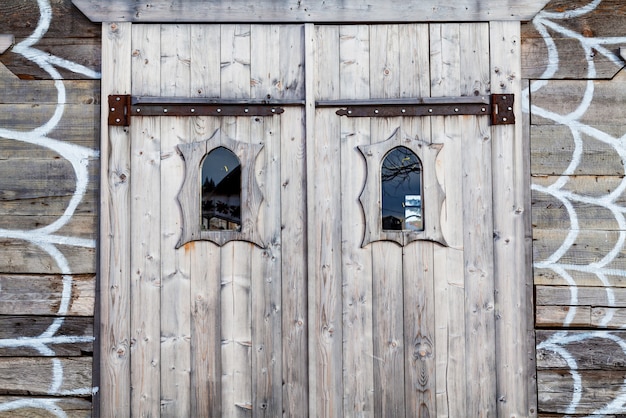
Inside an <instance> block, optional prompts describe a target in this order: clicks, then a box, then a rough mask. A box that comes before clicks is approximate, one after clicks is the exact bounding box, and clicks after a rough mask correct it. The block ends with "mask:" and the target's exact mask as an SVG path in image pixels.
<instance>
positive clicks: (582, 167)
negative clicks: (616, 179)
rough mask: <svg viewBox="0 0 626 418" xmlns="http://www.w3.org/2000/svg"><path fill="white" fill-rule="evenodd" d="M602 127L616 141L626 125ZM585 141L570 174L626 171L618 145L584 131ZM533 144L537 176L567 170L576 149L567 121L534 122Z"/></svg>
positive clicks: (602, 173)
mask: <svg viewBox="0 0 626 418" xmlns="http://www.w3.org/2000/svg"><path fill="white" fill-rule="evenodd" d="M605 110H606V111H607V112H615V110H611V109H608V108H607V109H605ZM533 120H534V118H533ZM602 131H603V132H604V133H606V134H608V135H610V136H611V137H612V138H613V139H614V140H615V141H617V140H618V138H620V137H621V136H622V135H623V134H624V132H623V126H615V125H605V126H603V127H602ZM582 144H583V154H582V155H581V157H580V160H579V161H578V164H576V166H575V167H573V168H572V169H571V172H569V173H568V174H571V175H598V176H602V175H606V176H612V175H614V176H623V175H624V171H625V170H624V164H623V163H622V159H621V157H620V155H619V153H618V152H617V151H616V150H615V147H614V146H611V145H610V144H609V143H606V142H603V141H599V140H597V139H595V138H593V137H592V136H590V135H585V134H582ZM530 147H531V150H530V153H531V173H532V174H533V175H535V176H541V175H561V174H563V173H566V170H568V168H569V167H570V165H571V163H572V159H573V158H574V153H575V144H574V137H573V135H572V132H571V130H570V129H569V128H568V127H567V126H565V125H531V127H530Z"/></svg>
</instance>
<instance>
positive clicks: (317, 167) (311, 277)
mask: <svg viewBox="0 0 626 418" xmlns="http://www.w3.org/2000/svg"><path fill="white" fill-rule="evenodd" d="M307 33H308V36H307V39H306V41H305V42H306V45H307V48H308V52H307V54H306V57H307V58H310V60H308V61H307V63H311V65H309V64H307V70H306V71H307V73H306V74H305V76H306V83H307V86H306V94H307V97H306V99H307V104H306V150H305V153H306V167H307V199H306V201H307V202H308V203H307V205H308V207H307V246H306V247H307V252H308V254H307V256H308V261H307V264H308V317H309V336H308V338H309V360H308V364H309V416H319V417H331V416H341V415H342V410H343V399H342V398H343V393H342V391H341V389H340V388H341V387H342V380H343V376H342V374H343V373H342V368H343V365H342V364H343V362H342V340H343V326H342V303H341V254H340V251H339V250H335V249H339V248H341V229H340V228H341V227H340V225H339V223H338V222H335V220H334V219H335V214H337V213H340V210H341V209H340V208H341V206H340V201H339V200H340V194H339V193H335V191H336V189H337V187H336V179H338V178H339V176H340V164H339V156H340V141H339V140H338V139H339V138H340V137H341V132H340V131H341V128H340V126H339V121H338V120H337V119H336V116H335V115H334V113H333V112H332V111H331V110H328V109H315V100H319V99H322V98H323V99H333V98H338V97H339V94H340V92H339V82H340V80H339V27H338V26H315V27H311V25H308V30H307ZM309 75H310V76H313V75H314V76H315V78H314V79H313V78H311V77H309ZM316 80H317V81H316ZM314 144H317V145H314Z"/></svg>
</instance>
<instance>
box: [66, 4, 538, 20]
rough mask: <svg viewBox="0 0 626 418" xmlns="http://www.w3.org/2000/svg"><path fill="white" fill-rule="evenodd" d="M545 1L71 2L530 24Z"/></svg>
mask: <svg viewBox="0 0 626 418" xmlns="http://www.w3.org/2000/svg"><path fill="white" fill-rule="evenodd" d="M547 2H548V1H547V0H526V1H524V2H519V1H514V0H482V1H479V2H476V1H475V0H457V1H456V2H454V3H450V4H442V3H441V2H440V1H438V0H422V1H419V2H405V3H402V4H400V3H395V2H389V1H385V0H370V1H368V2H363V1H361V0H354V1H345V0H326V1H324V2H316V1H301V0H300V1H298V0H256V1H249V0H234V1H233V0H216V1H211V2H198V1H193V0H183V1H168V0H161V1H150V2H146V1H135V0H117V1H116V2H114V3H107V2H101V1H99V0H73V3H74V4H75V5H76V6H78V8H79V9H80V10H81V11H82V12H83V13H85V15H87V17H89V19H90V20H91V21H93V22H207V23H208V22H259V23H261V22H267V23H270V22H416V21H421V22H427V21H444V22H446V21H448V22H449V21H460V22H472V21H489V20H519V21H521V20H529V19H530V18H532V17H533V16H534V15H535V14H536V13H537V12H538V11H539V10H541V9H542V8H543V6H545V4H546V3H547Z"/></svg>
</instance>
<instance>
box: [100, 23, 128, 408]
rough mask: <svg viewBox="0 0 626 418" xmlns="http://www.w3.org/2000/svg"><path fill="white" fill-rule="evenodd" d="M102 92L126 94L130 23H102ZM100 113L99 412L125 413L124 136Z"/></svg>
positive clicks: (126, 153)
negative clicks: (100, 290) (100, 293)
mask: <svg viewBox="0 0 626 418" xmlns="http://www.w3.org/2000/svg"><path fill="white" fill-rule="evenodd" d="M102 34H103V35H102V59H103V62H104V63H105V67H104V68H103V77H102V95H103V96H104V97H107V96H108V95H109V94H114V93H115V94H130V92H131V80H130V76H131V27H130V25H129V24H119V23H110V24H103V25H102ZM107 110H108V109H104V108H103V110H102V115H101V124H102V125H101V132H102V143H101V151H100V152H101V159H102V161H103V163H102V169H101V177H100V178H101V195H100V198H101V206H100V219H101V220H100V237H101V238H100V239H101V242H100V286H101V287H100V288H101V289H102V290H103V293H102V295H101V298H102V299H101V301H100V302H101V304H100V315H101V316H100V317H101V325H100V330H99V335H100V336H101V338H100V343H101V346H100V352H101V355H100V365H99V368H100V391H99V396H100V413H101V414H102V415H103V416H116V415H119V416H124V415H129V414H130V392H131V390H130V388H131V385H130V323H129V322H128V317H129V315H130V287H129V283H130V279H129V276H130V257H128V254H130V251H131V239H130V225H129V223H128V222H129V219H130V182H129V176H130V139H129V138H128V131H127V130H125V129H124V128H120V127H111V128H109V127H108V125H107V113H108V112H106V111H107Z"/></svg>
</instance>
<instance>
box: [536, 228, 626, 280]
mask: <svg viewBox="0 0 626 418" xmlns="http://www.w3.org/2000/svg"><path fill="white" fill-rule="evenodd" d="M573 232H574V233H575V234H576V235H575V239H573V240H572V241H571V245H567V247H568V248H567V251H565V252H564V254H563V255H562V256H561V257H560V258H559V259H558V260H557V261H556V262H557V263H558V264H560V265H563V266H564V267H565V268H566V270H571V271H580V272H588V273H603V272H605V273H606V274H608V275H619V276H623V275H624V273H623V271H624V270H626V254H623V253H622V252H621V251H618V252H616V253H612V250H614V248H616V246H617V248H618V249H619V245H620V232H619V231H597V230H574V231H573ZM570 233H571V232H570V231H569V230H560V229H534V230H533V240H534V245H533V252H534V260H535V265H536V268H546V267H548V266H547V265H546V266H544V264H543V262H544V261H545V260H548V259H549V257H551V255H552V254H553V253H555V251H557V250H558V249H560V247H561V246H562V245H564V244H563V243H564V242H565V239H566V237H567V236H568V235H569V234H570ZM569 240H570V238H568V242H570V241H569ZM535 274H537V271H536V272H535Z"/></svg>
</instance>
